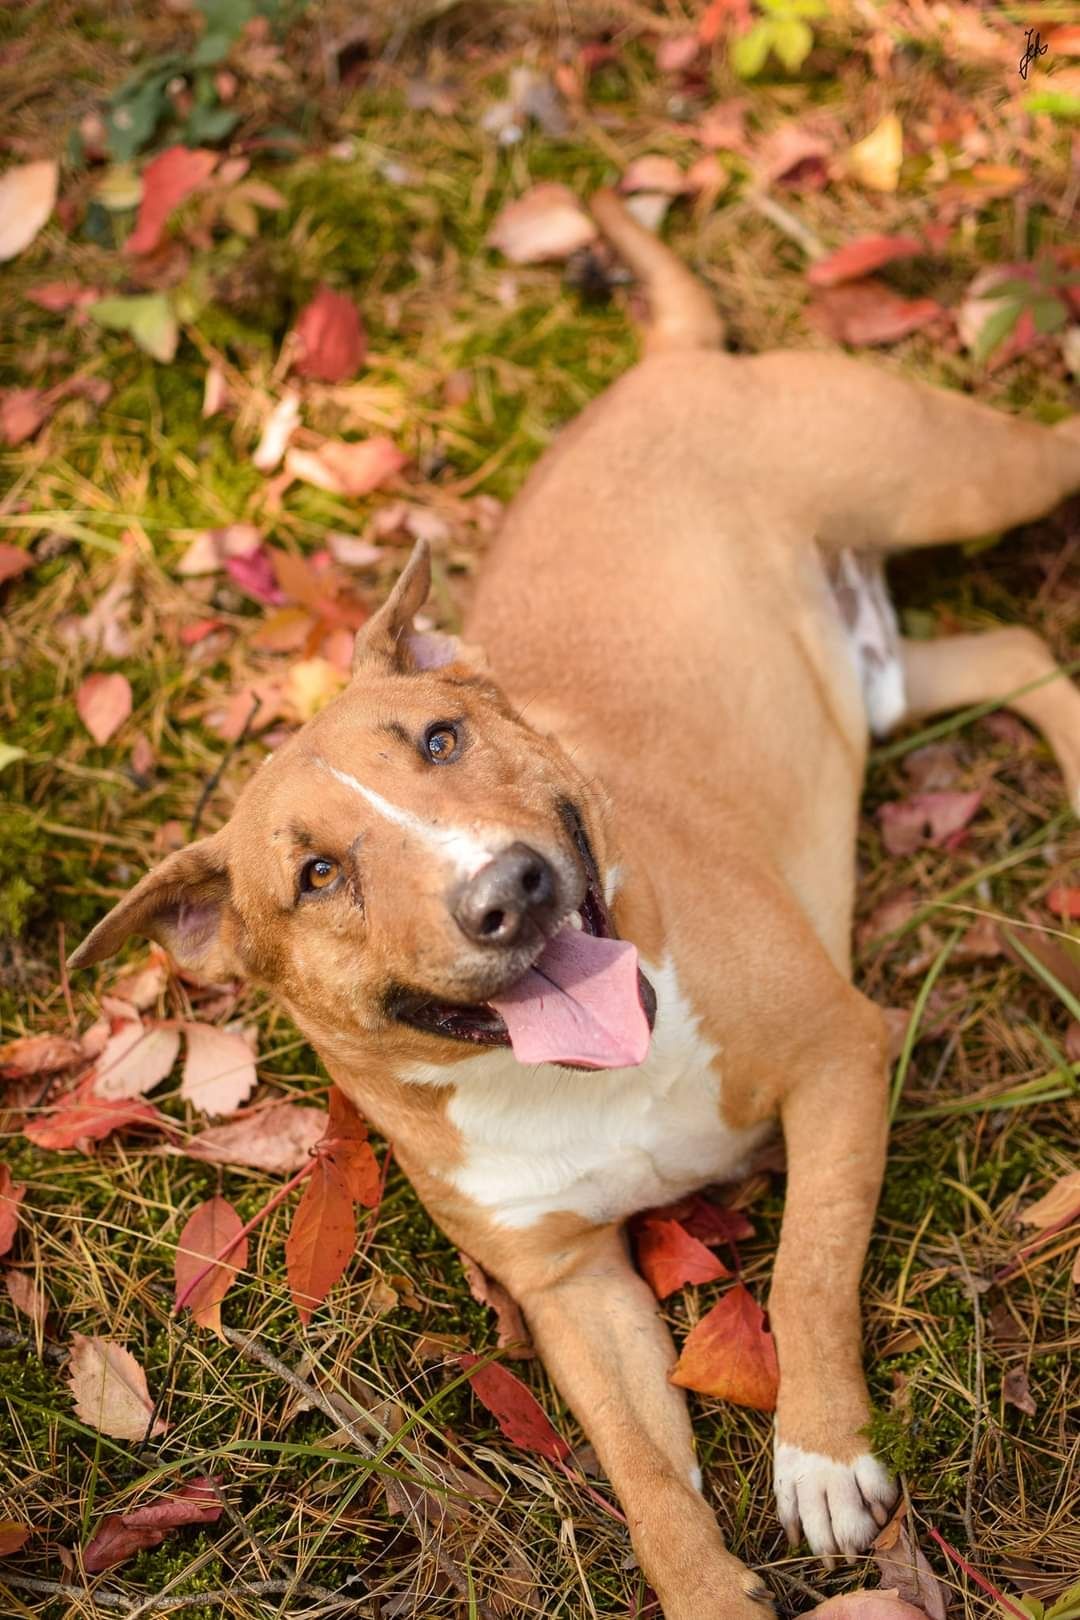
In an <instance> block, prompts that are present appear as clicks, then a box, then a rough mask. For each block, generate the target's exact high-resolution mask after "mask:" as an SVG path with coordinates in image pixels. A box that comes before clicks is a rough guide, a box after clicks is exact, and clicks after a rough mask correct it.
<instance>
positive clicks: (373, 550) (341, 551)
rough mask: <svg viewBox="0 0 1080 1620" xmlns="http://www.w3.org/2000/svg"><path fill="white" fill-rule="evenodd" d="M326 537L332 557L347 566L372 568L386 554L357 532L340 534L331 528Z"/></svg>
mask: <svg viewBox="0 0 1080 1620" xmlns="http://www.w3.org/2000/svg"><path fill="white" fill-rule="evenodd" d="M325 539H326V545H327V549H328V550H329V552H330V555H331V557H333V559H334V561H335V562H339V563H341V564H342V565H343V566H344V567H345V568H372V567H374V565H375V564H376V563H377V562H381V561H382V558H383V555H384V553H383V552H382V550H381V549H380V548H379V547H378V546H377V545H374V544H373V543H372V541H370V540H361V539H360V538H359V536H357V535H355V534H338V533H337V532H336V531H334V530H331V531H330V533H329V534H328V535H326V537H325Z"/></svg>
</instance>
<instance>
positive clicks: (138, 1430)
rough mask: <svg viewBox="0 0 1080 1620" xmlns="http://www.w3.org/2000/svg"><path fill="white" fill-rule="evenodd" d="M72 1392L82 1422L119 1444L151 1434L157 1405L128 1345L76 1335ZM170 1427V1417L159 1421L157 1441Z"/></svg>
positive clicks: (70, 1375) (71, 1367)
mask: <svg viewBox="0 0 1080 1620" xmlns="http://www.w3.org/2000/svg"><path fill="white" fill-rule="evenodd" d="M68 1387H69V1389H70V1390H71V1393H72V1395H73V1396H74V1397H75V1415H76V1417H79V1418H81V1419H82V1421H83V1422H84V1423H89V1425H90V1427H91V1428H92V1429H98V1430H99V1431H100V1432H101V1433H102V1434H108V1435H111V1436H112V1437H113V1439H114V1440H141V1439H142V1438H143V1436H144V1435H145V1434H146V1430H147V1424H148V1423H149V1422H150V1414H151V1413H152V1412H153V1409H154V1403H153V1401H152V1400H151V1399H150V1391H149V1389H148V1388H147V1385H146V1374H145V1373H144V1372H143V1370H142V1368H141V1367H140V1366H139V1363H138V1362H137V1361H136V1360H135V1357H134V1356H133V1355H132V1354H131V1351H130V1350H125V1349H124V1347H123V1345H120V1344H114V1343H112V1341H111V1340H109V1339H100V1338H86V1337H84V1336H83V1334H81V1333H76V1334H73V1336H72V1340H71V1360H70V1361H69V1363H68ZM167 1428H168V1424H167V1423H166V1422H165V1420H164V1418H160V1417H159V1418H155V1419H154V1426H153V1428H152V1429H151V1430H150V1435H151V1438H152V1437H153V1436H155V1435H159V1434H164V1433H165V1430H166V1429H167Z"/></svg>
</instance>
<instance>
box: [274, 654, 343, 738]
mask: <svg viewBox="0 0 1080 1620" xmlns="http://www.w3.org/2000/svg"><path fill="white" fill-rule="evenodd" d="M348 680H349V676H348V674H347V672H346V671H344V670H341V669H338V667H337V666H336V665H335V664H332V663H331V662H330V660H329V659H328V658H300V659H297V661H296V662H295V663H291V664H290V665H289V673H288V675H286V677H285V696H286V698H287V700H288V703H289V706H290V708H291V710H292V711H293V715H294V716H295V718H296V719H297V720H299V721H300V722H301V723H303V722H304V721H305V720H310V719H311V718H312V716H313V715H316V714H318V712H319V710H320V709H325V707H326V705H327V704H328V703H329V702H330V701H331V699H332V698H336V697H337V695H338V693H339V692H340V691H341V690H342V688H343V687H344V686H346V685H347V684H348Z"/></svg>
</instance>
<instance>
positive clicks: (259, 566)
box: [225, 545, 285, 607]
mask: <svg viewBox="0 0 1080 1620" xmlns="http://www.w3.org/2000/svg"><path fill="white" fill-rule="evenodd" d="M225 572H226V573H227V574H228V576H229V578H230V579H231V580H232V582H233V584H234V585H236V586H238V587H239V589H240V590H242V591H243V592H244V595H245V596H250V597H251V598H252V599H253V600H254V601H256V602H263V603H265V604H266V605H267V606H268V607H280V606H281V604H282V603H283V602H284V600H285V593H284V592H283V591H282V589H281V587H280V586H279V584H278V582H277V576H276V574H275V573H274V564H273V562H272V560H271V557H270V553H269V552H268V551H267V549H266V547H265V546H261V545H260V546H258V547H256V549H255V550H254V551H249V552H243V553H241V554H240V555H238V556H234V557H226V559H225Z"/></svg>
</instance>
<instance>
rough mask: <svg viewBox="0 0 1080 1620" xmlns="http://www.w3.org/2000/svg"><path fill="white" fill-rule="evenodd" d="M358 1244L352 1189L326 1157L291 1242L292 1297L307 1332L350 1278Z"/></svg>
mask: <svg viewBox="0 0 1080 1620" xmlns="http://www.w3.org/2000/svg"><path fill="white" fill-rule="evenodd" d="M355 1242H356V1223H355V1221H354V1219H353V1201H352V1197H351V1195H350V1192H349V1186H348V1183H347V1181H346V1180H345V1177H344V1175H343V1174H342V1172H341V1170H340V1169H339V1168H338V1166H337V1165H336V1164H334V1162H333V1161H332V1159H330V1157H329V1156H328V1155H326V1154H321V1153H320V1154H319V1155H318V1157H317V1158H316V1161H315V1168H314V1170H313V1171H312V1173H311V1176H310V1177H309V1178H308V1184H307V1186H306V1187H305V1188H304V1196H303V1197H302V1198H301V1200H300V1202H299V1204H298V1205H297V1207H296V1214H295V1215H294V1216H293V1221H292V1226H291V1227H290V1229H289V1236H288V1238H287V1239H286V1240H285V1269H286V1274H287V1276H288V1279H289V1292H290V1293H291V1294H292V1300H293V1304H294V1305H295V1306H296V1309H297V1313H298V1314H299V1317H300V1320H301V1322H303V1324H304V1326H305V1327H306V1326H307V1324H308V1323H309V1322H310V1321H311V1313H312V1311H314V1310H315V1309H316V1307H317V1306H319V1305H321V1304H322V1302H323V1300H324V1299H325V1298H326V1296H327V1294H328V1293H329V1292H330V1290H331V1288H333V1286H334V1284H335V1283H336V1282H337V1281H338V1280H339V1279H340V1278H341V1277H342V1276H344V1274H345V1269H346V1267H347V1266H348V1264H349V1260H350V1259H351V1257H352V1252H353V1247H354V1245H355Z"/></svg>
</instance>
